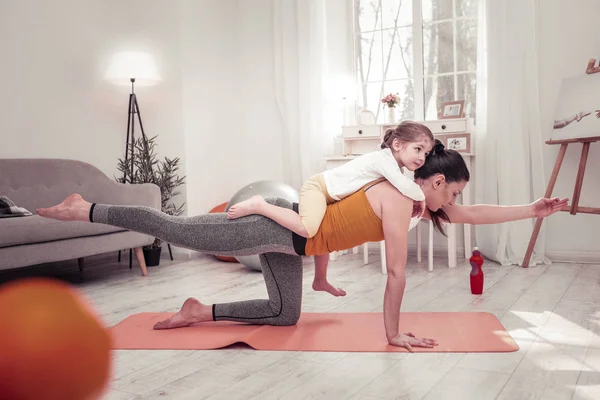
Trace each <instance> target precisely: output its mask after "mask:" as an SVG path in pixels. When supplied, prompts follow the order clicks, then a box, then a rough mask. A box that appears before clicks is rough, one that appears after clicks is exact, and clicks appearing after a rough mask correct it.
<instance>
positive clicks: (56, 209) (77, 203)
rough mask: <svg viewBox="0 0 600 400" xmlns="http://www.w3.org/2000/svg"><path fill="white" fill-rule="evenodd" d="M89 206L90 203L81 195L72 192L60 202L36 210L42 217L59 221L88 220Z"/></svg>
mask: <svg viewBox="0 0 600 400" xmlns="http://www.w3.org/2000/svg"><path fill="white" fill-rule="evenodd" d="M91 206H92V203H90V202H87V201H85V200H84V199H83V197H81V195H79V194H78V193H73V194H71V195H69V196H68V197H67V198H66V199H65V200H64V201H63V202H62V203H60V204H57V205H55V206H53V207H50V208H38V209H37V210H36V212H37V214H38V215H40V216H42V217H46V218H52V219H57V220H59V221H89V215H90V207H91Z"/></svg>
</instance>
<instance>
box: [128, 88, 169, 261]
mask: <svg viewBox="0 0 600 400" xmlns="http://www.w3.org/2000/svg"><path fill="white" fill-rule="evenodd" d="M134 84H135V78H131V93H130V94H129V111H128V113H127V139H126V141H125V163H127V160H128V156H129V155H130V154H131V160H132V162H131V175H130V176H131V177H133V164H134V163H133V151H134V148H135V135H134V133H135V116H136V115H137V120H138V122H139V124H140V131H141V132H142V137H143V138H144V141H146V140H147V138H146V133H145V132H144V125H143V124H142V115H141V114H140V106H139V105H138V102H137V97H136V95H135V90H134ZM130 152H131V153H130ZM126 177H127V174H126V173H123V182H124V183H125V178H126ZM167 247H168V248H169V256H170V257H171V261H173V252H172V251H171V244H169V243H167ZM119 262H121V250H119ZM132 262H133V249H129V269H131V268H132Z"/></svg>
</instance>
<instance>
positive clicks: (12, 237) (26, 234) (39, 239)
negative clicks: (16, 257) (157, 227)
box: [0, 215, 126, 248]
mask: <svg viewBox="0 0 600 400" xmlns="http://www.w3.org/2000/svg"><path fill="white" fill-rule="evenodd" d="M125 230H126V229H123V228H118V227H114V226H110V225H104V224H91V223H89V222H80V221H73V222H65V221H57V220H54V219H50V218H44V217H40V216H38V215H32V216H29V217H18V218H2V219H0V248H1V247H11V246H16V245H23V244H32V243H43V242H49V241H53V240H62V239H72V238H76V237H85V236H95V235H102V234H106V233H113V232H122V231H125Z"/></svg>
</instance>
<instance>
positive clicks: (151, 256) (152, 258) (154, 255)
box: [142, 247, 162, 267]
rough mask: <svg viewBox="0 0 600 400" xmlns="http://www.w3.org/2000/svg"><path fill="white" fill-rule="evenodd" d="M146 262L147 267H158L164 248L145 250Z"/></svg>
mask: <svg viewBox="0 0 600 400" xmlns="http://www.w3.org/2000/svg"><path fill="white" fill-rule="evenodd" d="M142 250H143V252H144V260H146V266H147V267H156V266H158V265H159V264H160V252H161V251H162V247H152V248H150V249H147V248H143V249H142Z"/></svg>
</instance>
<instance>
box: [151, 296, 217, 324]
mask: <svg viewBox="0 0 600 400" xmlns="http://www.w3.org/2000/svg"><path fill="white" fill-rule="evenodd" d="M206 321H212V307H211V306H207V305H204V304H202V303H200V302H199V301H198V300H196V299H195V298H193V297H190V298H189V299H187V300H186V301H185V302H184V303H183V306H182V307H181V309H180V310H179V311H178V312H177V313H176V314H175V315H173V316H172V317H170V318H167V319H165V320H164V321H160V322H157V323H156V324H154V329H157V330H158V329H175V328H183V327H186V326H190V325H192V324H196V323H198V322H206Z"/></svg>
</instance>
